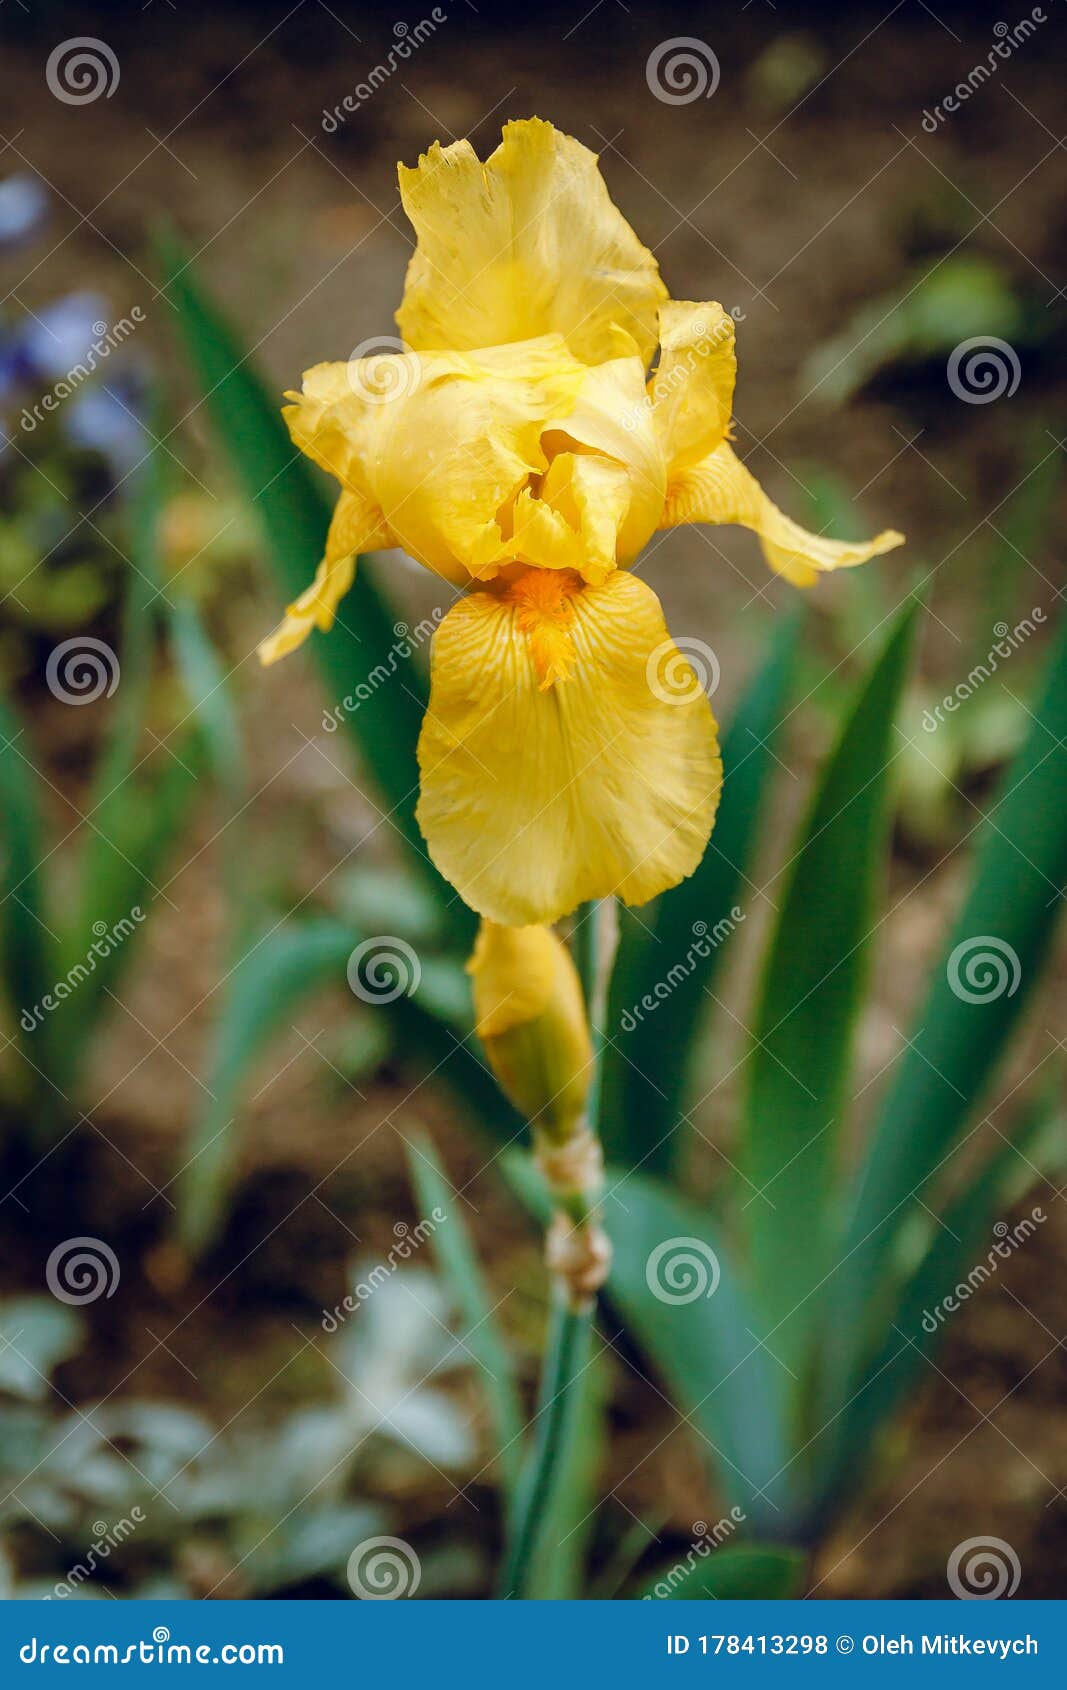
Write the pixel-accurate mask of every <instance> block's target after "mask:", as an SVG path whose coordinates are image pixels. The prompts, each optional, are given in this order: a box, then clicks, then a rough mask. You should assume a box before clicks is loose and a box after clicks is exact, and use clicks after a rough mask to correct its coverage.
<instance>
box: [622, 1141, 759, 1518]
mask: <svg viewBox="0 0 1067 1690" xmlns="http://www.w3.org/2000/svg"><path fill="white" fill-rule="evenodd" d="M607 1189H608V1199H607V1203H606V1220H607V1224H608V1230H609V1232H610V1234H611V1239H612V1247H613V1249H614V1262H613V1265H612V1271H611V1278H610V1280H609V1281H608V1287H607V1289H608V1294H609V1296H610V1297H611V1300H612V1302H613V1303H614V1304H615V1305H616V1306H617V1307H618V1308H619V1309H620V1311H621V1313H622V1315H623V1317H624V1319H625V1320H626V1322H627V1325H628V1326H629V1327H630V1329H631V1331H632V1332H633V1333H634V1335H635V1337H636V1338H637V1339H638V1341H639V1343H640V1344H641V1347H642V1348H643V1349H644V1350H645V1351H646V1352H647V1353H648V1355H649V1356H650V1357H651V1359H652V1361H653V1362H654V1364H655V1366H656V1368H657V1370H658V1371H659V1372H660V1373H661V1374H662V1376H663V1378H664V1380H665V1381H666V1383H667V1386H668V1387H669V1390H670V1394H671V1397H672V1400H673V1401H674V1402H675V1403H676V1404H677V1405H678V1407H679V1408H680V1409H681V1411H682V1412H683V1413H684V1414H685V1415H686V1416H687V1418H688V1420H689V1423H690V1425H691V1426H692V1427H693V1429H694V1431H695V1432H696V1434H697V1437H698V1442H699V1446H700V1453H701V1455H703V1456H704V1457H705V1458H706V1460H707V1462H708V1464H709V1466H710V1467H711V1468H712V1469H713V1471H714V1473H715V1477H716V1480H717V1482H718V1483H719V1484H721V1486H722V1488H723V1490H724V1491H725V1493H726V1495H727V1497H728V1498H729V1500H730V1501H731V1502H732V1503H734V1504H736V1505H738V1506H739V1507H740V1508H741V1509H742V1510H743V1512H744V1514H745V1518H746V1520H747V1522H748V1526H749V1529H750V1530H752V1531H755V1532H758V1533H760V1534H761V1535H767V1536H772V1537H774V1538H779V1537H786V1538H787V1537H788V1536H789V1535H790V1528H791V1504H792V1479H791V1476H790V1472H789V1452H788V1448H787V1446H786V1443H785V1436H784V1421H783V1416H782V1406H783V1392H782V1385H781V1381H782V1380H783V1379H784V1378H785V1377H786V1376H785V1375H784V1374H783V1373H781V1370H780V1369H779V1367H778V1365H777V1363H776V1362H775V1361H774V1360H773V1359H772V1358H771V1357H770V1355H768V1353H767V1351H766V1349H764V1348H762V1347H761V1345H760V1341H759V1338H758V1337H757V1336H756V1317H755V1314H754V1313H753V1310H752V1308H751V1307H750V1305H749V1302H748V1299H747V1297H746V1295H745V1292H744V1290H743V1288H742V1286H741V1284H740V1283H739V1281H738V1279H737V1276H736V1274H735V1272H734V1269H733V1265H732V1263H731V1260H730V1258H729V1256H728V1255H727V1253H726V1250H725V1247H724V1245H723V1243H722V1240H721V1239H719V1238H718V1237H717V1236H716V1235H715V1234H714V1233H713V1232H712V1230H711V1229H710V1228H709V1226H708V1221H707V1217H706V1215H704V1214H703V1213H702V1212H701V1211H700V1210H698V1209H696V1208H694V1207H693V1206H692V1205H691V1204H688V1203H686V1202H684V1201H683V1199H681V1198H680V1197H677V1196H676V1195H675V1194H674V1193H673V1192H671V1191H669V1190H668V1189H667V1188H666V1187H663V1186H660V1185H658V1184H656V1183H655V1182H654V1181H652V1180H646V1179H643V1178H642V1177H641V1176H640V1175H639V1174H627V1173H626V1172H624V1171H621V1170H620V1171H618V1172H617V1173H615V1174H609V1177H608V1181H607Z"/></svg>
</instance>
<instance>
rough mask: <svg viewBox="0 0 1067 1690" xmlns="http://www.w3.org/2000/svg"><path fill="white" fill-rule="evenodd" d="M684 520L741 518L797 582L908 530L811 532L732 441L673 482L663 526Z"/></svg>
mask: <svg viewBox="0 0 1067 1690" xmlns="http://www.w3.org/2000/svg"><path fill="white" fill-rule="evenodd" d="M683 522H712V523H738V524H740V526H741V527H742V528H751V529H752V530H753V532H754V533H756V534H758V535H759V539H760V544H761V545H762V547H763V555H764V557H765V558H766V559H767V562H768V563H769V564H770V566H771V568H772V569H774V570H776V571H777V573H778V574H779V575H784V576H785V578H786V580H787V581H792V583H793V585H794V586H796V587H810V586H811V584H812V582H813V581H816V580H817V579H818V577H819V575H820V573H821V572H823V571H824V570H830V569H848V568H851V567H852V566H853V565H854V564H857V563H866V562H867V560H868V558H872V557H879V556H880V555H881V554H882V553H883V552H890V551H892V550H893V549H894V547H895V546H901V545H903V543H904V536H903V534H898V533H897V531H896V529H894V528H886V529H883V531H882V532H881V533H880V534H876V535H875V537H874V539H873V540H857V541H847V540H827V539H824V538H823V536H822V535H821V534H810V533H809V532H808V530H807V529H806V528H801V526H800V524H799V523H798V522H794V521H793V519H792V518H791V517H788V516H786V515H785V513H784V511H780V510H779V509H778V506H777V505H776V504H775V503H774V502H773V500H771V499H769V498H768V497H767V495H766V493H765V492H764V491H763V488H762V487H761V486H760V484H759V482H758V481H757V480H756V478H755V476H754V475H753V474H752V473H751V471H750V470H747V469H746V468H745V466H744V464H743V463H741V461H740V459H739V458H738V457H737V456H736V454H735V453H734V451H733V448H732V447H731V446H730V445H729V444H728V443H727V442H725V441H724V442H723V443H722V445H720V446H717V447H716V448H715V450H714V451H713V452H711V453H709V454H708V456H707V457H706V458H703V459H702V460H701V461H700V463H698V464H694V465H693V466H692V468H690V469H687V470H684V471H683V472H682V474H681V475H680V476H678V477H677V479H676V480H675V481H674V482H673V483H672V485H671V487H670V489H669V490H668V494H667V504H666V508H665V510H664V513H663V527H664V528H673V527H675V526H676V525H677V524H678V523H683Z"/></svg>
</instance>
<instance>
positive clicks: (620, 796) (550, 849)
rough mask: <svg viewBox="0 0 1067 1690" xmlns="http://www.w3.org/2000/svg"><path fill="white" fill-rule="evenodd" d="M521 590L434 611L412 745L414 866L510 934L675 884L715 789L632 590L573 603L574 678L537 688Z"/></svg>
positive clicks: (655, 618)
mask: <svg viewBox="0 0 1067 1690" xmlns="http://www.w3.org/2000/svg"><path fill="white" fill-rule="evenodd" d="M541 573H542V572H540V571H531V572H530V576H531V577H534V576H536V575H540V574H541ZM522 586H523V584H522V583H521V582H520V583H517V584H516V585H515V586H514V587H513V588H511V589H509V591H508V592H507V593H500V592H473V593H469V594H468V595H466V596H465V597H464V598H462V599H461V600H460V601H459V603H458V604H456V605H455V606H454V607H453V609H452V610H450V611H449V613H448V615H447V616H446V617H445V619H444V621H443V622H442V623H441V625H440V627H439V628H438V630H437V633H436V635H435V636H434V647H433V658H432V668H431V691H430V706H429V709H428V711H427V714H426V718H425V721H424V723H423V729H422V734H421V736H420V739H419V766H420V769H421V771H422V796H421V798H420V801H419V810H418V818H419V824H420V826H421V828H422V831H423V835H424V837H425V839H426V842H427V845H428V847H429V852H430V856H431V857H432V858H433V860H434V862H435V863H436V864H437V867H438V868H439V869H440V870H441V872H442V874H444V875H445V877H446V878H447V879H448V880H450V881H451V882H452V884H453V885H454V886H455V887H456V888H457V890H458V891H459V893H460V895H461V896H462V897H463V898H465V899H466V901H467V903H468V904H470V905H471V906H472V908H474V909H476V910H478V911H479V912H480V913H481V914H482V915H484V916H488V917H489V918H490V919H491V920H493V921H497V922H503V923H507V924H510V925H514V926H525V925H529V924H532V923H541V922H551V921H555V920H556V919H557V918H558V917H559V916H561V915H564V914H566V913H567V912H568V911H569V910H572V909H574V908H575V906H576V905H577V904H579V903H581V902H582V901H583V900H584V899H586V898H598V897H606V896H607V895H609V894H610V893H618V894H619V895H620V896H621V897H622V898H624V899H625V900H626V902H627V903H634V904H640V903H644V902H645V901H646V900H647V899H649V898H652V897H655V896H656V894H657V893H659V892H662V891H663V890H664V889H665V888H666V887H668V886H673V885H675V884H676V883H677V882H678V881H679V880H682V879H684V877H685V876H686V875H687V874H691V873H692V871H693V869H694V868H695V867H696V865H697V863H698V862H699V861H700V858H701V856H702V854H703V851H704V847H705V845H706V844H707V841H708V837H709V835H710V833H711V826H712V822H713V820H714V817H715V807H716V804H717V802H718V795H719V785H720V780H721V765H720V763H719V758H718V752H717V747H716V741H715V723H714V720H713V718H712V714H711V710H710V708H709V705H708V701H707V699H706V698H705V696H704V694H703V692H702V691H701V689H700V687H699V685H698V683H697V681H696V678H695V676H694V675H693V673H692V671H691V670H690V669H689V667H688V665H687V664H686V663H685V660H684V659H683V658H682V657H681V655H680V654H679V653H678V652H677V650H676V648H675V647H674V646H673V644H672V642H671V640H670V638H669V636H668V634H667V630H666V627H665V625H664V621H663V612H662V610H661V609H660V605H659V601H658V599H657V598H656V596H655V594H654V593H653V592H652V591H651V589H650V588H648V587H647V586H645V584H644V582H643V581H640V580H639V579H638V578H637V577H635V576H633V575H631V574H629V573H626V572H624V571H616V572H614V573H613V574H611V575H610V576H609V577H608V579H607V580H606V581H605V582H604V584H603V586H599V587H589V586H581V585H580V584H579V585H578V586H577V587H576V588H575V590H573V591H572V592H571V594H570V606H571V619H570V622H569V626H568V628H567V634H568V636H569V639H570V641H571V643H572V646H573V663H572V666H571V669H570V673H569V677H568V678H567V679H565V680H563V679H560V680H557V681H556V683H555V684H554V685H552V686H550V687H548V688H547V689H546V690H542V680H543V676H542V672H541V669H540V667H539V663H538V661H537V656H536V653H535V632H536V630H535V627H534V625H533V623H532V620H531V618H530V617H529V616H527V617H526V618H525V625H523V620H524V619H523V616H522V612H523V609H524V605H523V602H522ZM525 608H526V609H527V610H528V609H529V606H528V605H527V606H526V607H525ZM665 666H666V667H667V668H668V669H670V670H671V671H672V686H673V690H668V689H667V688H666V687H664V686H663V685H662V684H660V683H659V680H658V677H659V676H661V675H662V673H663V671H664V667H665ZM679 676H681V677H682V678H684V679H685V683H686V684H685V685H682V686H680V687H679V686H677V681H678V679H679ZM690 683H691V684H690Z"/></svg>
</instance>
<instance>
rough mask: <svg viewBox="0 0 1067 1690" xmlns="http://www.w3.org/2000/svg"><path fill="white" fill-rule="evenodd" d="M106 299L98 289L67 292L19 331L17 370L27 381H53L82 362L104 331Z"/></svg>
mask: <svg viewBox="0 0 1067 1690" xmlns="http://www.w3.org/2000/svg"><path fill="white" fill-rule="evenodd" d="M107 325H108V314H107V301H106V300H105V299H103V298H101V296H100V294H98V293H88V292H85V293H81V292H79V293H68V294H64V296H63V297H62V298H61V299H57V300H54V301H53V303H52V304H51V305H44V306H42V307H41V309H40V311H38V312H37V313H36V315H35V316H33V317H30V316H27V317H26V319H25V321H24V322H23V323H22V324H21V326H20V329H19V334H18V364H19V373H20V375H21V377H22V379H23V380H24V381H27V382H34V381H38V382H53V381H58V380H59V378H60V377H61V376H65V375H68V374H69V373H70V372H71V371H72V370H73V369H74V368H75V366H76V365H78V364H79V363H81V362H83V360H84V359H85V357H86V354H87V353H88V351H89V348H90V346H91V345H92V343H93V341H94V340H99V338H100V336H101V335H103V334H105V333H106V332H107Z"/></svg>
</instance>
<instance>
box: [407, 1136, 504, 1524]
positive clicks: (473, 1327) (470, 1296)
mask: <svg viewBox="0 0 1067 1690" xmlns="http://www.w3.org/2000/svg"><path fill="white" fill-rule="evenodd" d="M408 1168H409V1171H410V1173H411V1180H412V1184H413V1185H414V1187H415V1194H416V1198H417V1200H418V1205H419V1214H420V1217H421V1219H423V1220H425V1219H426V1218H427V1217H428V1216H429V1217H432V1219H433V1220H434V1222H435V1223H436V1224H435V1226H434V1231H433V1235H432V1237H433V1244H432V1249H433V1252H434V1254H435V1256H436V1257H437V1260H438V1262H439V1264H440V1267H441V1271H442V1273H443V1274H444V1277H445V1280H446V1282H447V1284H448V1288H449V1290H450V1291H451V1293H452V1297H453V1300H454V1301H455V1303H456V1305H457V1307H458V1309H459V1312H460V1315H461V1317H462V1320H463V1332H462V1334H461V1339H460V1341H461V1343H462V1345H463V1348H464V1350H465V1351H466V1352H468V1353H469V1354H470V1355H472V1356H473V1357H474V1360H475V1362H476V1363H477V1366H478V1368H479V1370H480V1372H481V1375H482V1379H483V1382H484V1386H485V1394H486V1399H487V1401H488V1404H489V1410H490V1415H491V1418H492V1424H493V1438H494V1443H495V1446H496V1459H497V1461H498V1462H499V1464H500V1471H501V1474H502V1475H503V1479H504V1486H505V1489H506V1491H507V1492H508V1493H510V1492H511V1491H513V1490H514V1486H515V1481H516V1480H517V1478H518V1475H519V1469H520V1467H521V1465H522V1453H523V1430H524V1420H523V1414H522V1405H521V1402H520V1400H519V1392H518V1385H517V1382H516V1377H515V1366H514V1362H513V1361H512V1358H511V1356H510V1354H509V1352H508V1349H507V1346H506V1345H505V1343H504V1341H503V1339H502V1337H501V1335H500V1332H499V1330H498V1328H497V1324H496V1320H495V1317H494V1313H493V1309H494V1301H493V1299H492V1298H491V1296H490V1294H489V1289H488V1287H487V1285H486V1282H485V1278H484V1275H483V1273H482V1270H481V1265H480V1263H479V1261H478V1258H477V1256H476V1254H475V1251H474V1246H473V1244H472V1242H471V1238H470V1234H469V1232H468V1230H467V1227H466V1224H465V1222H464V1220H463V1217H462V1214H461V1212H460V1205H461V1203H462V1201H463V1199H462V1198H461V1197H460V1196H458V1195H457V1193H456V1191H455V1190H454V1188H453V1186H452V1183H451V1181H450V1180H449V1178H448V1176H447V1174H446V1173H445V1170H444V1168H443V1167H442V1165H441V1163H440V1161H439V1159H438V1156H437V1153H436V1151H435V1150H434V1147H433V1145H432V1144H431V1143H430V1141H429V1139H427V1138H425V1137H424V1136H423V1135H422V1134H421V1133H420V1134H417V1135H412V1136H411V1138H410V1140H409V1143H408ZM439 1217H440V1218H439Z"/></svg>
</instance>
